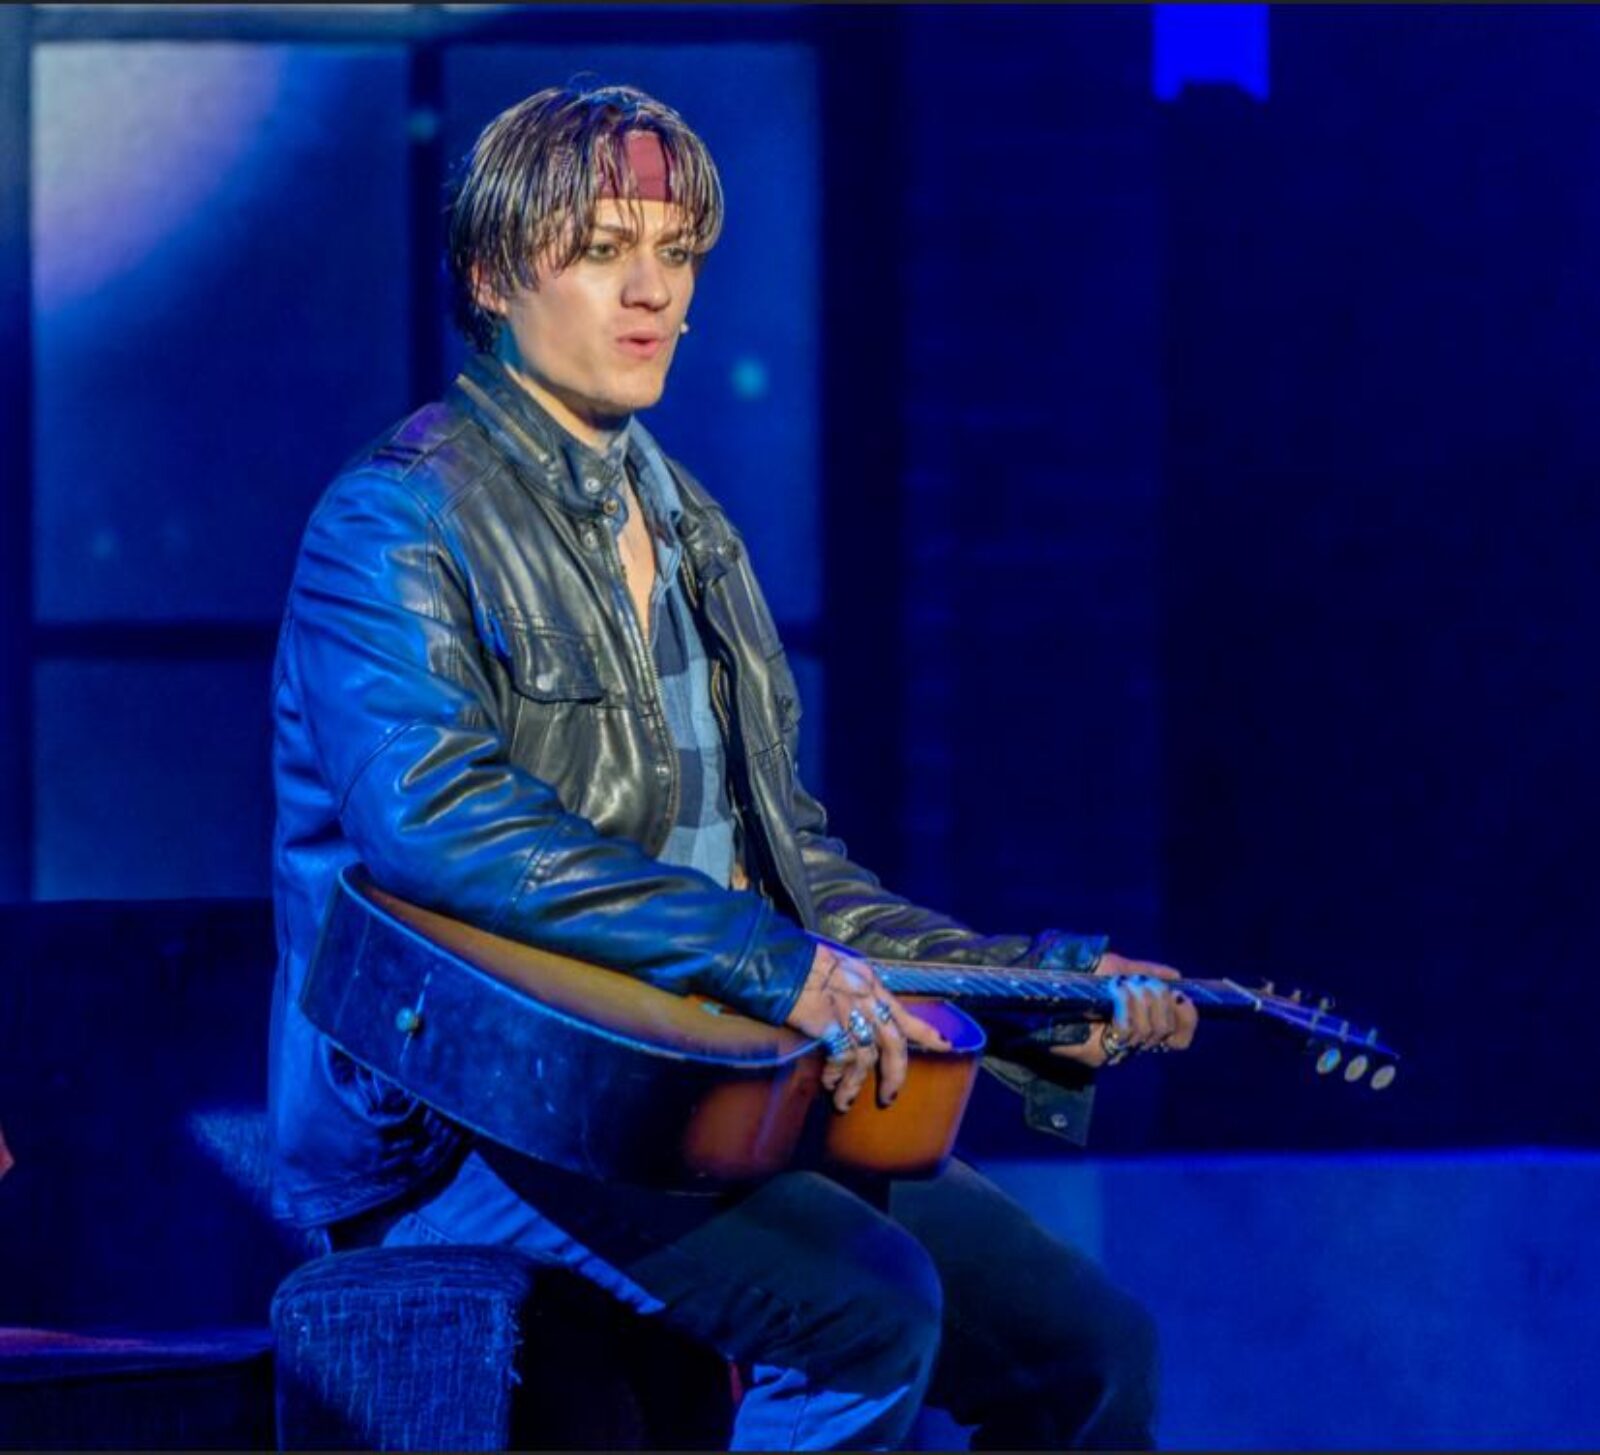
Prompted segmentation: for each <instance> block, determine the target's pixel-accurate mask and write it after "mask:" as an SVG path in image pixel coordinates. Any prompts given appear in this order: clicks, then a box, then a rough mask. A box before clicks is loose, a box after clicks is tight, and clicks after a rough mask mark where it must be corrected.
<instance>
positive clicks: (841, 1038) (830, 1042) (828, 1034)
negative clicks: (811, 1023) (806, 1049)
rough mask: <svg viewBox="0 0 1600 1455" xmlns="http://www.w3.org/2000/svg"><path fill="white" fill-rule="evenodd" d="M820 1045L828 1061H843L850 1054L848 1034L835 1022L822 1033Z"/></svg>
mask: <svg viewBox="0 0 1600 1455" xmlns="http://www.w3.org/2000/svg"><path fill="white" fill-rule="evenodd" d="M822 1044H823V1045H825V1046H826V1047H827V1048H828V1059H829V1060H830V1061H843V1060H844V1059H845V1058H846V1057H847V1056H849V1054H850V1032H849V1031H847V1030H846V1029H845V1028H844V1027H843V1026H841V1025H840V1024H839V1023H838V1022H837V1021H835V1022H834V1023H833V1024H832V1025H831V1026H829V1027H828V1029H827V1030H825V1031H824V1032H823V1033H822Z"/></svg>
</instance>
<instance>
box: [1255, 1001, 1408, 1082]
mask: <svg viewBox="0 0 1600 1455" xmlns="http://www.w3.org/2000/svg"><path fill="white" fill-rule="evenodd" d="M1225 983H1226V984H1227V985H1229V986H1230V987H1232V989H1234V990H1236V991H1237V992H1238V993H1239V994H1240V995H1242V996H1244V997H1246V998H1247V999H1248V1000H1250V1001H1251V1002H1252V1003H1253V1007H1254V1009H1255V1010H1256V1011H1257V1012H1259V1013H1260V1014H1261V1015H1263V1016H1266V1017H1267V1018H1268V1019H1269V1020H1272V1021H1274V1022H1276V1023H1277V1024H1278V1025H1279V1026H1280V1027H1282V1028H1283V1029H1285V1030H1287V1031H1289V1032H1290V1033H1292V1034H1295V1035H1300V1036H1304V1038H1305V1043H1306V1049H1307V1051H1308V1052H1310V1054H1311V1055H1313V1056H1314V1057H1315V1063H1314V1064H1315V1066H1316V1070H1317V1074H1318V1075H1319V1076H1332V1075H1334V1074H1336V1073H1337V1074H1338V1075H1340V1076H1341V1077H1342V1078H1343V1079H1344V1080H1345V1081H1347V1082H1349V1083H1350V1084H1351V1085H1356V1084H1358V1083H1360V1082H1363V1081H1365V1082H1366V1084H1367V1085H1368V1086H1369V1087H1370V1088H1371V1089H1372V1090H1373V1091H1386V1090H1388V1088H1389V1087H1390V1086H1392V1085H1393V1084H1394V1079H1395V1077H1396V1075H1397V1074H1398V1073H1399V1068H1400V1053H1399V1052H1398V1051H1396V1050H1394V1049H1393V1048H1392V1047H1390V1046H1386V1045H1385V1044H1384V1043H1383V1042H1382V1041H1380V1040H1379V1039H1378V1032H1377V1030H1376V1028H1372V1029H1365V1028H1363V1027H1361V1026H1358V1025H1356V1024H1354V1023H1353V1022H1351V1021H1348V1020H1345V1019H1344V1018H1343V1017H1342V1016H1336V1015H1335V1014H1334V1013H1333V998H1332V997H1331V996H1323V997H1322V998H1320V999H1318V1000H1316V1001H1311V1000H1309V999H1308V998H1307V997H1306V996H1305V995H1304V993H1302V992H1301V991H1299V990H1294V991H1291V992H1290V993H1289V994H1287V995H1280V994H1278V992H1277V989H1276V987H1275V986H1274V985H1273V983H1272V982H1271V981H1270V980H1269V981H1267V982H1266V983H1265V984H1263V985H1262V987H1261V989H1260V990H1251V989H1249V988H1247V987H1246V986H1243V985H1239V984H1238V983H1237V982H1235V981H1232V980H1229V981H1227V982H1225Z"/></svg>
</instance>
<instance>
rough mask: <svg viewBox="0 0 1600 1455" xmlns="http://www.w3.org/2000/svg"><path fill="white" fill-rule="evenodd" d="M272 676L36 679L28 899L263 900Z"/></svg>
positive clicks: (174, 673) (69, 665)
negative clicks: (33, 837)
mask: <svg viewBox="0 0 1600 1455" xmlns="http://www.w3.org/2000/svg"><path fill="white" fill-rule="evenodd" d="M270 676H271V669H270V666H269V665H268V664H267V663H265V662H259V663H257V662H247V663H235V662H152V661H134V662H52V663H45V664H43V665H42V666H40V667H39V669H38V671H37V673H36V675H35V679H34V691H35V694H36V701H37V704H38V732H37V739H36V741H37V748H36V749H35V753H34V785H35V786H34V791H35V793H36V795H37V802H38V842H37V858H36V860H35V865H36V867H35V871H34V874H35V883H34V895H35V897H36V898H39V899H117V898H128V899H150V898H162V897H172V898H186V897H191V898H198V897H203V896H212V895H251V894H260V895H264V894H267V893H268V892H269V889H270V886H269V883H268V879H267V865H268V859H269V855H270V852H271V842H272V793H271V787H270V772H271V764H270V761H269V755H270V751H271V723H270V721H269V719H268V714H267V698H268V687H269V679H270Z"/></svg>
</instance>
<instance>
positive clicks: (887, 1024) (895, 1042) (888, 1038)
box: [869, 1001, 911, 1106]
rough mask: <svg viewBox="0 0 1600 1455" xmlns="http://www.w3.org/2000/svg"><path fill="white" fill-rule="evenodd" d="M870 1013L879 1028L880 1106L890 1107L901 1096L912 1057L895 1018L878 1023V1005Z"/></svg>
mask: <svg viewBox="0 0 1600 1455" xmlns="http://www.w3.org/2000/svg"><path fill="white" fill-rule="evenodd" d="M883 1004H888V1002H887V1001H885V1002H883ZM869 1013H870V1014H872V1015H873V1016H874V1024H876V1025H877V1027H878V1051H879V1054H878V1105H879V1106H888V1105H889V1104H890V1103H891V1102H892V1101H893V1100H894V1099H895V1097H897V1096H899V1095H900V1088H901V1087H902V1086H904V1085H905V1081H906V1068H907V1066H908V1065H909V1063H910V1059H911V1057H910V1053H909V1052H908V1050H907V1048H906V1038H905V1035H904V1033H903V1032H902V1031H901V1030H900V1027H899V1026H897V1025H896V1024H895V1023H894V1020H893V1018H892V1017H891V1018H890V1019H889V1020H887V1021H878V1020H877V1019H876V1013H877V1004H876V1003H874V1006H873V1010H872V1011H871V1012H869Z"/></svg>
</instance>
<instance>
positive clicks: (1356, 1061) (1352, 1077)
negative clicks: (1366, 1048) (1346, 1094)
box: [1344, 1056, 1369, 1082]
mask: <svg viewBox="0 0 1600 1455" xmlns="http://www.w3.org/2000/svg"><path fill="white" fill-rule="evenodd" d="M1368 1064H1369V1063H1368V1061H1367V1058H1366V1057H1365V1056H1352V1057H1351V1058H1350V1064H1349V1065H1348V1066H1346V1067H1345V1068H1344V1079H1345V1080H1346V1081H1352V1082H1353V1081H1359V1080H1361V1078H1362V1077H1363V1076H1365V1075H1366V1074H1367V1066H1368Z"/></svg>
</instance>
